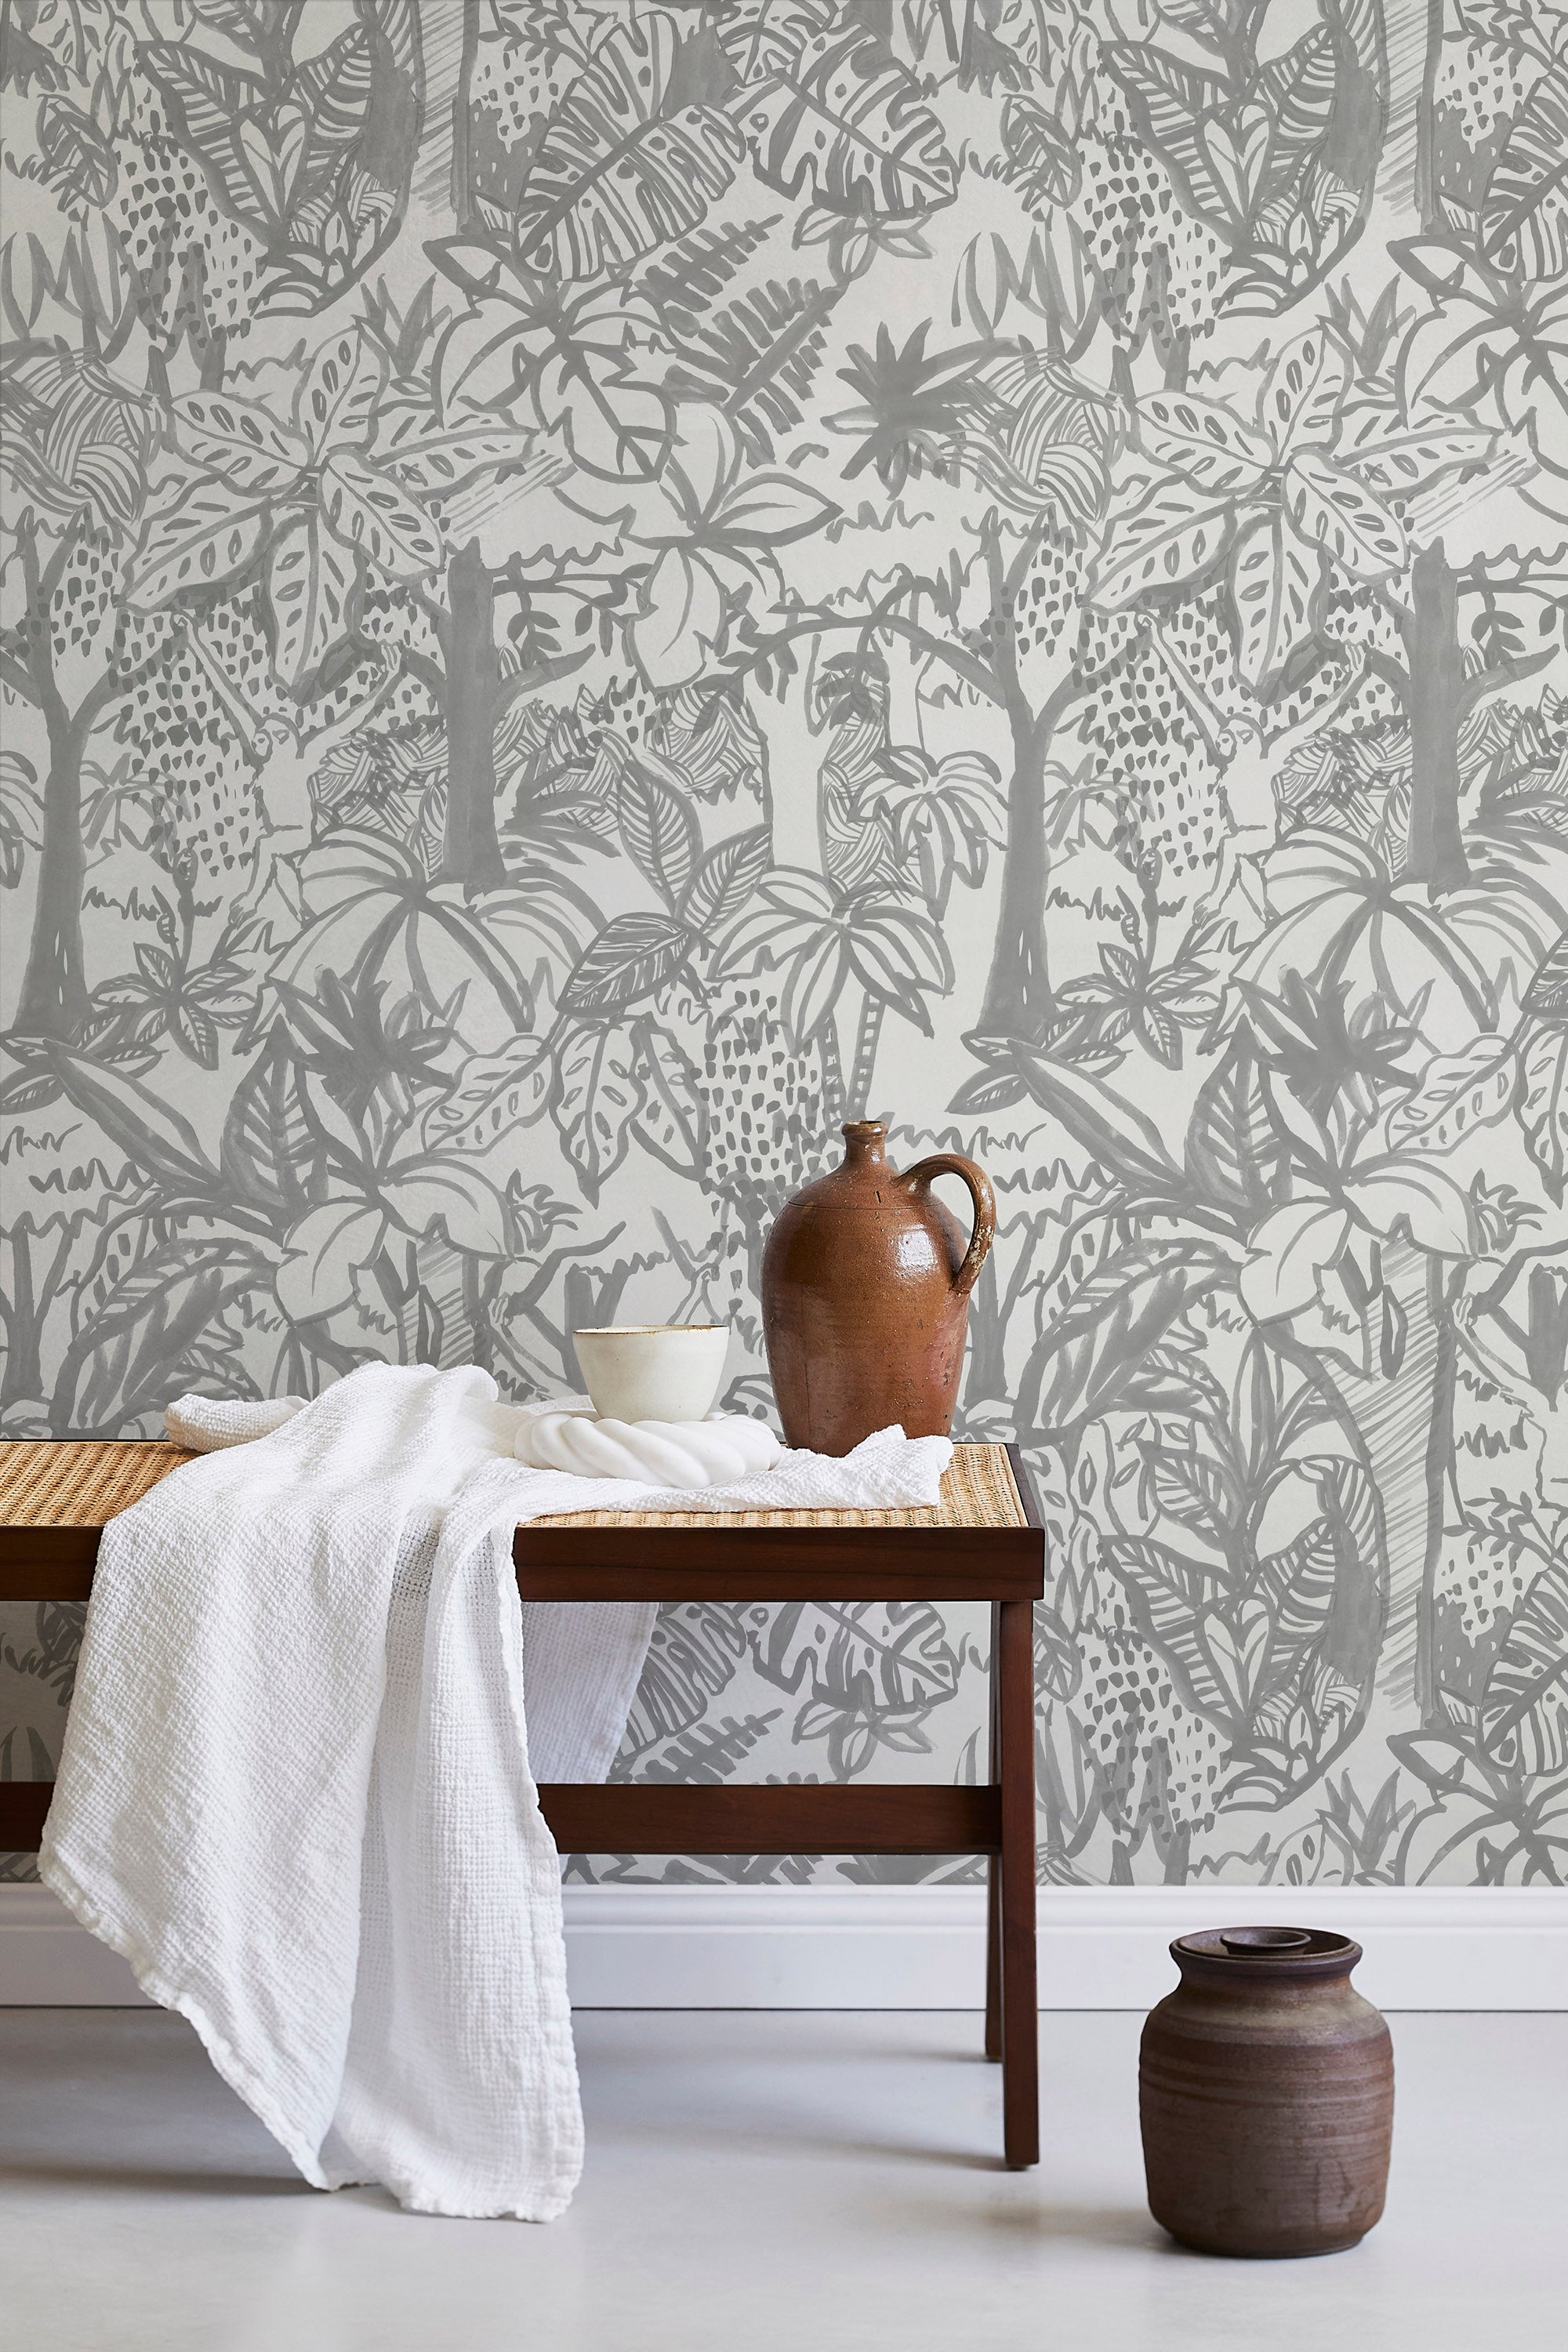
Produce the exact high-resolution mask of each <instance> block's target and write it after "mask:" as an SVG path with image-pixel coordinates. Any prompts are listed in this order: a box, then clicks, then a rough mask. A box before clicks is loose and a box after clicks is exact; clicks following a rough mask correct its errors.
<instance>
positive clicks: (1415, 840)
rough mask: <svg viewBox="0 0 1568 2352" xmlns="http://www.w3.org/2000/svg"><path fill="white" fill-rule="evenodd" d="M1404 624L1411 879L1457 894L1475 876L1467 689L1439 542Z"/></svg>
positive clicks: (1417, 566) (1453, 596)
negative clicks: (1470, 850)
mask: <svg viewBox="0 0 1568 2352" xmlns="http://www.w3.org/2000/svg"><path fill="white" fill-rule="evenodd" d="M1410 588H1411V613H1410V618H1409V620H1408V621H1407V622H1406V623H1405V631H1404V635H1405V653H1406V656H1407V658H1408V660H1409V664H1410V761H1411V775H1410V825H1409V831H1408V834H1407V835H1406V838H1405V879H1406V881H1409V882H1429V883H1431V884H1432V885H1433V886H1434V887H1435V888H1437V889H1439V890H1452V889H1456V888H1458V886H1459V885H1460V884H1461V883H1464V882H1468V880H1469V878H1470V869H1469V865H1468V860H1467V858H1466V856H1465V845H1464V840H1463V837H1462V836H1461V835H1460V831H1459V713H1460V707H1461V702H1462V698H1463V695H1464V688H1465V669H1464V662H1463V660H1462V658H1461V656H1460V653H1459V625H1458V613H1459V598H1458V575H1457V574H1456V573H1455V572H1454V570H1453V568H1452V566H1451V565H1450V564H1449V562H1448V561H1447V557H1446V556H1445V555H1444V553H1443V542H1442V541H1441V540H1438V541H1436V542H1435V544H1434V545H1433V546H1431V547H1427V548H1424V549H1423V550H1422V551H1421V553H1420V554H1419V555H1418V556H1417V557H1416V558H1415V562H1414V564H1413V565H1412V566H1411V572H1410Z"/></svg>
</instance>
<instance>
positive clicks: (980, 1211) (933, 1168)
mask: <svg viewBox="0 0 1568 2352" xmlns="http://www.w3.org/2000/svg"><path fill="white" fill-rule="evenodd" d="M933 1176H958V1177H961V1178H962V1179H963V1182H964V1183H965V1184H967V1186H968V1187H969V1197H970V1199H971V1200H972V1201H973V1203H974V1231H973V1234H971V1235H970V1237H969V1250H968V1254H967V1255H966V1256H965V1258H964V1261H963V1265H961V1266H960V1267H959V1269H958V1272H957V1273H956V1274H955V1275H954V1276H953V1277H952V1287H953V1290H954V1292H955V1293H956V1295H957V1296H958V1297H960V1298H967V1297H968V1296H969V1294H970V1292H971V1291H972V1290H973V1287H974V1277H975V1276H976V1275H977V1274H978V1273H979V1271H980V1269H981V1267H982V1266H983V1265H984V1263H985V1259H986V1255H987V1253H988V1252H989V1250H990V1247H991V1244H992V1240H993V1238H994V1234H995V1232H996V1195H995V1193H994V1192H993V1191H992V1190H991V1179H990V1177H989V1176H987V1174H986V1173H985V1171H984V1168H977V1167H976V1166H975V1164H974V1162H973V1160H965V1159H964V1158H963V1155H962V1153H960V1152H957V1151H933V1152H932V1153H931V1158H930V1159H929V1160H917V1161H916V1163H915V1165H914V1166H913V1167H912V1168H906V1169H905V1171H904V1174H903V1181H904V1182H905V1183H906V1184H921V1185H923V1186H924V1187H925V1188H926V1189H927V1190H928V1191H929V1190H930V1188H931V1178H932V1177H933Z"/></svg>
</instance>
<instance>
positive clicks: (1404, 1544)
mask: <svg viewBox="0 0 1568 2352" xmlns="http://www.w3.org/2000/svg"><path fill="white" fill-rule="evenodd" d="M1426 1269H1427V1260H1426V1256H1425V1255H1424V1254H1423V1253H1422V1252H1421V1251H1420V1250H1417V1249H1415V1248H1413V1247H1412V1246H1411V1244H1409V1243H1407V1242H1398V1243H1394V1244H1389V1245H1388V1246H1386V1247H1385V1248H1384V1253H1383V1278H1384V1284H1385V1285H1386V1286H1387V1288H1388V1290H1389V1292H1390V1294H1391V1295H1392V1296H1393V1297H1394V1299H1395V1301H1396V1302H1397V1304H1398V1306H1399V1308H1400V1311H1401V1313H1402V1314H1403V1316H1404V1318H1405V1352H1404V1355H1403V1357H1402V1359H1401V1360H1400V1364H1399V1369H1398V1370H1397V1371H1396V1372H1395V1373H1394V1374H1393V1376H1392V1377H1390V1376H1389V1375H1388V1374H1387V1373H1384V1372H1383V1371H1382V1370H1378V1369H1374V1370H1373V1371H1372V1373H1371V1374H1370V1375H1365V1374H1362V1373H1359V1372H1348V1371H1345V1372H1341V1373H1340V1374H1339V1375H1338V1385H1339V1388H1340V1390H1341V1392H1342V1394H1343V1396H1344V1397H1345V1399H1346V1401H1347V1402H1348V1403H1349V1404H1350V1407H1351V1409H1352V1412H1353V1413H1354V1415H1355V1419H1356V1424H1357V1426H1358V1428H1359V1429H1360V1431H1361V1433H1362V1436H1363V1439H1364V1441H1365V1444H1366V1450H1367V1455H1368V1459H1369V1461H1370V1463H1371V1465H1372V1473H1373V1478H1374V1479H1375V1480H1376V1482H1377V1491H1378V1494H1379V1496H1381V1497H1382V1501H1383V1517H1384V1535H1385V1539H1386V1542H1387V1545H1388V1610H1387V1615H1386V1619H1385V1630H1384V1640H1383V1654H1382V1656H1381V1657H1380V1659H1379V1661H1378V1671H1377V1680H1378V1687H1379V1689H1380V1690H1382V1691H1383V1693H1384V1696H1387V1697H1389V1698H1393V1699H1395V1700H1398V1701H1401V1702H1404V1703H1406V1704H1407V1703H1408V1702H1409V1700H1410V1698H1411V1697H1412V1696H1413V1695H1414V1694H1415V1692H1416V1690H1417V1687H1418V1685H1419V1683H1420V1681H1421V1680H1422V1678H1423V1676H1424V1673H1425V1667H1426V1658H1425V1657H1424V1655H1423V1652H1424V1651H1429V1644H1424V1643H1423V1642H1422V1639H1421V1634H1422V1603H1423V1598H1424V1596H1425V1594H1426V1590H1427V1585H1428V1580H1429V1559H1428V1555H1429V1552H1430V1551H1431V1549H1432V1529H1433V1522H1434V1516H1435V1515H1436V1519H1437V1521H1438V1523H1439V1535H1440V1532H1441V1528H1440V1521H1441V1513H1442V1495H1441V1491H1440V1490H1439V1492H1438V1493H1437V1494H1436V1496H1434V1495H1433V1493H1432V1492H1431V1481H1432V1477H1433V1475H1434V1464H1433V1423H1434V1417H1435V1416H1436V1417H1438V1418H1441V1417H1442V1412H1443V1405H1442V1399H1443V1395H1444V1382H1445V1380H1446V1379H1447V1380H1451V1378H1452V1368H1451V1366H1450V1367H1449V1368H1448V1370H1447V1372H1445V1368H1444V1363H1443V1360H1442V1355H1443V1351H1442V1348H1441V1346H1440V1344H1439V1334H1438V1327H1437V1323H1436V1319H1435V1318H1434V1316H1433V1313H1432V1309H1431V1303H1430V1300H1429V1297H1428V1292H1427V1271H1426Z"/></svg>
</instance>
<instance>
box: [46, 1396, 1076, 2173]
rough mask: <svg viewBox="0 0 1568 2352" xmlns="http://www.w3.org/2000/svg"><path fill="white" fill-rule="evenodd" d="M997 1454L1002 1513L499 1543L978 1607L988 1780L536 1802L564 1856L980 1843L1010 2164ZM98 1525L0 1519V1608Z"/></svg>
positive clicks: (1024, 1497)
mask: <svg viewBox="0 0 1568 2352" xmlns="http://www.w3.org/2000/svg"><path fill="white" fill-rule="evenodd" d="M59 1442H60V1443H61V1444H69V1443H70V1441H69V1440H61V1441H59ZM1007 1454H1008V1458H1009V1461H1010V1464H1011V1467H1012V1475H1013V1479H1014V1483H1015V1485H1016V1488H1017V1492H1018V1496H1019V1500H1020V1502H1021V1504H1022V1507H1023V1519H1024V1522H1025V1523H1024V1524H1022V1525H1019V1526H1014V1527H974V1526H964V1527H957V1526H929V1525H921V1526H903V1527H889V1526H886V1525H868V1526H858V1525H854V1524H844V1523H843V1520H842V1518H841V1517H839V1518H836V1520H835V1521H834V1522H833V1523H831V1524H825V1525H823V1526H821V1527H820V1528H818V1527H809V1528H801V1527H798V1526H797V1527H744V1526H737V1525H734V1524H730V1525H726V1523H725V1522H724V1521H723V1520H722V1519H721V1518H719V1517H715V1518H714V1519H713V1521H712V1522H711V1524H710V1525H705V1526H702V1527H698V1528H693V1527H689V1526H682V1527H679V1528H674V1527H668V1526H659V1525H657V1524H653V1523H648V1524H643V1525H631V1526H627V1525H618V1526H616V1527H575V1526H569V1525H564V1524H563V1523H561V1522H559V1521H556V1522H551V1521H544V1522H541V1523H538V1524H536V1525H534V1526H532V1527H528V1528H519V1530H518V1533H517V1538H516V1543H515V1547H514V1551H515V1558H516V1561H517V1581H518V1590H519V1591H520V1593H521V1596H522V1598H523V1599H524V1600H525V1601H650V1600H653V1601H752V1602H773V1601H918V1600H930V1601H982V1600H983V1601H989V1603H990V1604H991V1620H992V1645H991V1767H990V1769H991V1778H990V1780H989V1782H988V1783H985V1784H983V1785H981V1786H978V1787H970V1788H943V1787H942V1786H941V1785H939V1784H935V1783H927V1782H919V1781H916V1782H909V1783H903V1784H893V1785H889V1784H887V1783H883V1784H881V1785H879V1786H874V1787H858V1786H853V1785H851V1786H847V1787H846V1786H838V1785H828V1786H821V1785H808V1786H804V1787H797V1786H793V1785H791V1786H781V1787H772V1788H763V1787H756V1786H751V1787H748V1786H743V1785H742V1786H737V1785H736V1784H734V1783H732V1782H726V1783H724V1784H722V1785H721V1786H718V1787H706V1786H700V1787H676V1786H670V1785H668V1784H666V1783H663V1782H658V1783H655V1782H648V1781H610V1782H605V1783H603V1784H598V1783H589V1782H581V1783H579V1782H573V1781H558V1782H554V1783H546V1784H545V1785H544V1786H542V1788H541V1790H540V1791H539V1797H540V1804H541V1806H542V1811H543V1813H544V1818H545V1820H546V1821H547V1822H548V1823H549V1825H550V1829H551V1832H552V1835H553V1836H554V1839H555V1843H556V1844H557V1846H558V1847H559V1848H560V1849H561V1851H562V1853H747V1854H764V1853H812V1854H816V1853H876V1854H889V1853H957V1854H963V1853H982V1854H984V1855H985V1856H986V1857H987V1862H988V1865H989V1867H988V1873H987V1878H988V1899H987V1905H986V1969H985V2054H986V2056H987V2057H988V2058H994V2059H1000V2061H1001V2063H1002V2074H1003V2145H1004V2158H1005V2163H1006V2164H1007V2166H1008V2167H1009V2168H1012V2169H1021V2168H1024V2167H1026V2166H1028V2165H1032V2164H1035V2163H1037V2162H1038V2160H1039V2083H1038V2055H1037V2043H1038V2024H1037V1987H1036V1954H1035V1863H1036V1849H1035V1685H1034V1610H1033V1603H1034V1602H1035V1601H1037V1600H1038V1599H1039V1598H1040V1597H1041V1596H1042V1594H1043V1591H1044V1589H1045V1585H1044V1580H1045V1537H1044V1533H1043V1530H1042V1528H1041V1525H1040V1520H1039V1516H1038V1513H1037V1509H1036V1507H1035V1502H1034V1496H1033V1493H1032V1491H1031V1488H1030V1485H1029V1480H1028V1476H1027V1474H1026V1471H1025V1469H1024V1466H1023V1464H1022V1462H1021V1461H1020V1459H1019V1456H1018V1454H1017V1450H1016V1447H1013V1446H1009V1447H1008V1448H1007ZM100 1533H101V1528H99V1527H92V1526H80V1525H78V1526H67V1527H60V1526H53V1527H51V1526H15V1525H9V1524H5V1523H0V1601H82V1600H85V1599H86V1598H87V1597H88V1595H89V1592H90V1591H91V1588H92V1574H93V1567H94V1563H95V1561H96V1559H97V1556H98V1539H99V1536H100ZM53 1786H54V1784H53V1782H52V1781H5V1782H0V1851H17V1852H27V1851H31V1850H34V1849H36V1848H37V1844H38V1843H39V1840H40V1837H41V1834H42V1832H43V1827H44V1822H45V1818H46V1816H47V1811H48V1804H49V1798H50V1795H51V1793H52V1790H53Z"/></svg>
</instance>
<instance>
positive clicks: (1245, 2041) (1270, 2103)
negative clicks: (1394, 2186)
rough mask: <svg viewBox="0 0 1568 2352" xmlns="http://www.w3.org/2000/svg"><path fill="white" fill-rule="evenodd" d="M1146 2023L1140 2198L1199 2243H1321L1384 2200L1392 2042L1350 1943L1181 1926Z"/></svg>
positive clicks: (1269, 2246)
mask: <svg viewBox="0 0 1568 2352" xmlns="http://www.w3.org/2000/svg"><path fill="white" fill-rule="evenodd" d="M1171 1958H1173V1960H1174V1961H1175V1963H1176V1966H1177V1967H1178V1968H1179V1969H1180V1970H1181V1972H1182V1981H1181V1983H1180V1984H1179V1985H1178V1986H1177V1988H1176V1990H1175V1991H1174V1992H1173V1993H1170V1994H1168V1995H1167V1996H1166V1998H1165V1999H1164V2000H1163V2001H1162V2002H1161V2003H1160V2005H1159V2007H1158V2008H1157V2009H1154V2010H1152V2011H1150V2014H1149V2018H1148V2021H1147V2022H1146V2023H1145V2025H1144V2028H1143V2042H1142V2050H1141V2052H1140V2053H1139V2063H1138V2091H1139V2109H1140V2114H1141V2117H1142V2126H1143V2168H1144V2172H1145V2175H1146V2177H1147V2179H1148V2184H1149V2210H1150V2211H1151V2212H1152V2214H1153V2216H1154V2219H1155V2221H1158V2222H1159V2223H1160V2225H1161V2227H1162V2228H1163V2229H1166V2230H1168V2231H1170V2233H1171V2235H1172V2236H1173V2238H1179V2239H1181V2241H1182V2242H1183V2244H1184V2245H1188V2246H1195V2247H1197V2248H1198V2250H1199V2252H1203V2253H1205V2254H1252V2255H1279V2254H1332V2253H1338V2252H1340V2251H1341V2250H1342V2248H1344V2247H1346V2246H1353V2245H1354V2244H1355V2243H1356V2242H1357V2241H1358V2240H1359V2239H1362V2238H1363V2237H1364V2236H1365V2235H1366V2233H1367V2231H1369V2230H1370V2229H1371V2228H1372V2226H1373V2222H1374V2221H1376V2220H1377V2219H1378V2217H1379V2215H1380V2214H1381V2213H1382V2211H1383V2199H1384V2189H1385V2188H1386V2186H1387V2182H1388V2152H1389V2147H1390V2143H1391V2141H1392V2138H1393V2134H1394V2049H1393V2045H1392V2043H1391V2042H1390V2041H1389V2038H1388V2028H1387V2026H1386V2025H1385V2024H1384V2021H1383V2019H1382V2018H1381V2017H1380V2016H1379V2014H1378V2012H1377V2011H1376V2010H1375V2009H1373V2006H1372V2003H1371V2002H1370V2001H1367V2000H1363V1999H1362V1997H1361V1995H1360V1993H1358V1992H1356V1991H1354V1990H1352V1986H1351V1980H1350V1979H1351V1970H1352V1969H1353V1968H1354V1967H1355V1965H1356V1962H1357V1961H1358V1960H1359V1959H1360V1958H1361V1946H1360V1945H1359V1944H1352V1941H1351V1939H1350V1937H1348V1936H1335V1935H1331V1934H1330V1933H1329V1932H1328V1931H1327V1930H1325V1929H1322V1928H1316V1927H1226V1928H1216V1929H1214V1930H1212V1931H1210V1932H1209V1933H1206V1934H1204V1935H1198V1936H1180V1937H1177V1939H1176V1941H1175V1942H1174V1943H1173V1945H1172V1946H1171Z"/></svg>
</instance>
